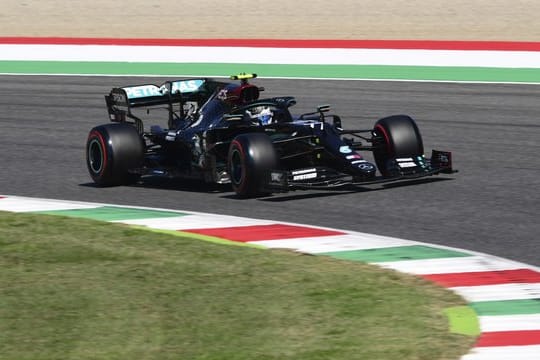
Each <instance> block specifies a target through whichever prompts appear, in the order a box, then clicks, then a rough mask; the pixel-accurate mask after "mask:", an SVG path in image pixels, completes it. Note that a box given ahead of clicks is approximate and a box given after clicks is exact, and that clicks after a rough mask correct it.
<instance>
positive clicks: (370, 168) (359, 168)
mask: <svg viewBox="0 0 540 360" xmlns="http://www.w3.org/2000/svg"><path fill="white" fill-rule="evenodd" d="M351 165H352V166H353V167H354V170H355V172H356V173H357V176H358V177H359V178H361V179H364V180H367V179H371V178H374V177H375V172H376V171H377V168H376V167H375V165H373V164H372V163H370V162H369V161H366V160H360V161H354V162H353V163H352V164H351Z"/></svg>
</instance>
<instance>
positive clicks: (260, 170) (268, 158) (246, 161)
mask: <svg viewBox="0 0 540 360" xmlns="http://www.w3.org/2000/svg"><path fill="white" fill-rule="evenodd" d="M277 163H278V160H277V155H276V151H275V149H274V146H273V144H272V141H271V140H270V138H269V137H268V136H267V135H265V134H261V133H249V134H241V135H238V136H236V137H235V138H234V139H233V141H232V142H231V145H230V147H229V152H228V157H227V169H228V171H229V176H230V179H231V184H232V187H233V190H234V192H235V193H236V194H237V195H238V196H240V197H244V198H246V197H256V196H262V195H266V194H268V193H269V191H268V190H266V189H264V185H265V183H266V180H267V177H268V175H269V170H270V169H273V168H275V167H276V165H277Z"/></svg>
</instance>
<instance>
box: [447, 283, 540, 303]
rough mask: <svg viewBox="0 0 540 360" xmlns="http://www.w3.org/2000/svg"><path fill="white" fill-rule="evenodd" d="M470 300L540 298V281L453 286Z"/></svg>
mask: <svg viewBox="0 0 540 360" xmlns="http://www.w3.org/2000/svg"><path fill="white" fill-rule="evenodd" d="M449 289H450V290H453V291H455V292H456V293H458V294H459V295H461V296H462V297H464V298H465V299H466V300H467V301H468V302H477V301H496V300H523V299H538V298H540V283H526V284H503V285H481V286H458V287H451V288H449Z"/></svg>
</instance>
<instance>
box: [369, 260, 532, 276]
mask: <svg viewBox="0 0 540 360" xmlns="http://www.w3.org/2000/svg"><path fill="white" fill-rule="evenodd" d="M376 264H377V265H379V266H381V267H383V268H388V269H393V270H397V271H401V272H405V273H409V274H414V275H429V274H453V273H464V272H480V271H500V270H512V269H522V268H523V264H521V263H517V262H513V261H510V260H506V259H501V258H497V257H490V256H468V257H457V258H442V259H426V260H404V261H392V262H381V263H376Z"/></svg>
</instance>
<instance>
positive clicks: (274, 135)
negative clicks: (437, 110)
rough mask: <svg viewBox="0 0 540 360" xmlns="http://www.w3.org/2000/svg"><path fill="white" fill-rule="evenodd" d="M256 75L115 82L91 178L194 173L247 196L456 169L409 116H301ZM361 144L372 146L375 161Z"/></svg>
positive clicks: (90, 155) (96, 132) (92, 137)
mask: <svg viewBox="0 0 540 360" xmlns="http://www.w3.org/2000/svg"><path fill="white" fill-rule="evenodd" d="M255 77H256V74H240V75H235V76H231V80H233V81H232V82H222V81H216V80H213V79H208V78H194V79H182V80H175V81H167V82H165V83H164V84H162V85H160V86H157V85H152V84H145V85H136V86H126V87H120V88H113V89H112V90H111V91H110V93H109V94H107V95H105V101H106V104H107V109H108V113H109V117H110V120H111V123H108V124H105V125H100V126H96V127H94V128H93V129H92V130H91V131H90V133H89V135H88V139H87V143H86V162H87V166H88V170H89V173H90V176H91V177H92V179H93V180H94V182H95V183H97V184H98V185H100V186H113V185H122V184H130V183H134V182H136V181H138V180H139V179H140V178H141V177H143V179H144V177H145V176H165V177H175V178H191V179H193V178H195V179H201V180H202V181H205V182H213V183H219V184H225V183H230V184H232V188H233V190H234V191H235V192H236V194H238V195H239V196H241V197H256V196H260V195H263V194H270V193H273V192H285V191H289V190H295V189H321V188H325V189H329V188H339V187H344V186H359V185H366V184H373V183H380V182H389V181H399V180H406V179H414V178H419V177H425V176H430V175H435V174H440V173H452V172H455V171H454V170H453V169H452V156H451V153H450V152H447V151H437V150H433V151H432V154H431V157H430V158H427V157H426V156H425V155H424V147H423V142H422V137H421V135H420V131H419V130H418V127H417V125H416V123H415V121H414V120H413V119H412V118H410V117H409V116H406V115H394V116H389V117H385V118H382V119H380V120H378V121H377V122H376V123H375V125H374V127H373V128H370V129H364V130H345V129H343V128H342V123H341V118H340V117H339V116H338V115H334V114H331V113H330V107H329V106H328V105H321V106H318V107H317V109H316V111H314V112H311V113H306V114H300V115H293V114H291V112H290V109H291V107H292V106H293V105H294V104H295V103H296V100H295V99H294V97H291V96H282V97H272V98H260V94H261V91H263V90H264V88H262V87H258V86H256V85H254V84H252V83H250V82H249V80H250V79H252V78H255ZM141 109H142V110H143V111H142V113H143V114H139V113H140V112H141V111H140V110H141ZM154 111H160V112H161V113H162V114H163V116H164V117H166V125H165V124H164V125H163V126H164V127H162V126H161V125H153V126H151V127H150V128H149V129H147V128H145V125H144V123H143V120H142V117H144V116H143V115H144V113H146V114H150V113H151V112H154ZM163 122H164V123H165V119H164V120H163ZM363 151H370V152H372V153H373V159H374V161H373V162H374V163H372V162H370V161H368V160H366V159H365V158H364V157H363V156H362V155H361V153H360V152H363Z"/></svg>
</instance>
